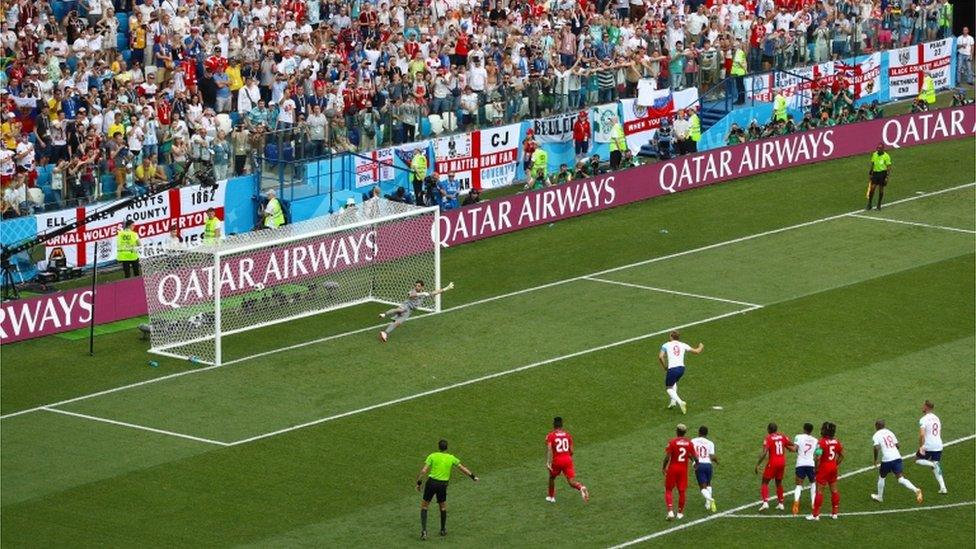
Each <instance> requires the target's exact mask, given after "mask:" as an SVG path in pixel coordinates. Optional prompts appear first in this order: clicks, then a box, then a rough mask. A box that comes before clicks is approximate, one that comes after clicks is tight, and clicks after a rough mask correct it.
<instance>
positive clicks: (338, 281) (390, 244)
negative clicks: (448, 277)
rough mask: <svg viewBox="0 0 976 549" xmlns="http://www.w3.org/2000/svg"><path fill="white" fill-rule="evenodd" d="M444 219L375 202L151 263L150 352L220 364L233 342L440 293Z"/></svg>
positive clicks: (433, 211)
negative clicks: (421, 290)
mask: <svg viewBox="0 0 976 549" xmlns="http://www.w3.org/2000/svg"><path fill="white" fill-rule="evenodd" d="M438 215H439V214H438V210H437V208H436V207H434V208H422V207H417V206H412V205H409V204H403V203H400V202H393V201H390V200H386V199H383V198H373V199H371V200H368V201H366V202H364V203H363V204H360V205H357V206H355V207H351V208H347V209H345V210H343V211H341V212H338V213H335V214H332V215H328V216H324V217H319V218H315V219H312V220H309V221H303V222H300V223H294V224H291V225H286V226H284V227H281V228H279V229H275V230H262V231H255V232H251V233H245V234H241V235H235V236H232V237H229V238H227V239H225V240H223V241H221V242H219V243H214V244H204V245H201V246H198V247H195V248H192V249H188V250H175V251H171V252H169V253H166V254H160V255H157V256H154V257H150V258H146V259H144V260H143V261H142V267H143V273H144V276H143V280H144V282H145V287H146V301H147V302H148V305H149V322H150V325H151V327H152V330H151V334H150V339H151V342H152V347H151V349H150V352H152V353H157V354H162V355H168V356H172V357H177V358H185V359H190V360H193V361H199V362H202V363H206V364H214V365H220V364H222V363H224V362H227V360H225V359H223V355H224V353H223V348H222V346H223V345H222V343H223V338H224V337H226V336H230V335H232V334H237V333H241V332H246V331H248V330H254V329H257V328H262V327H265V326H271V325H274V324H279V323H282V322H287V321H289V320H294V319H298V318H303V317H307V316H311V315H316V314H319V313H323V312H326V311H331V310H335V309H340V308H344V307H350V306H353V305H357V304H362V303H368V302H377V303H387V304H393V305H396V304H399V303H401V302H403V301H404V300H405V299H406V295H407V292H408V291H409V290H410V288H412V287H413V283H414V281H416V280H418V279H420V280H424V281H425V282H426V283H427V284H433V285H434V286H435V287H440V247H439V246H438V245H436V244H435V242H439V235H438V231H439V228H440V224H439V222H438V219H439V218H438ZM215 288H216V290H215ZM427 301H428V302H426V303H424V306H423V307H421V309H423V310H427V311H439V310H440V296H437V297H434V298H428V300H427ZM247 347H248V348H253V347H254V345H253V342H249V343H248V345H247ZM245 356H246V355H245Z"/></svg>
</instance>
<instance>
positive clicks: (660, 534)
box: [610, 434, 976, 549]
mask: <svg viewBox="0 0 976 549" xmlns="http://www.w3.org/2000/svg"><path fill="white" fill-rule="evenodd" d="M974 438H976V434H973V435H969V436H966V437H962V438H957V439H955V440H950V441H949V442H946V443H945V444H943V446H953V445H956V444H961V443H963V442H967V441H969V440H972V439H974ZM914 455H915V454H905V455H904V456H902V459H907V458H910V457H912V456H914ZM874 470H877V467H874V466H871V467H861V468H860V469H855V470H853V471H849V472H847V473H844V474H843V475H840V477H838V478H842V479H843V478H847V477H852V476H854V475H859V474H861V473H864V472H867V471H874ZM806 489H807V488H804V490H806ZM760 503H762V502H761V501H760V500H756V501H754V502H751V503H746V504H743V505H740V506H738V507H733V508H732V509H727V510H725V511H722V512H721V513H715V514H714V515H708V516H707V517H702V518H700V519H695V520H692V521H689V522H685V523H682V524H679V525H677V526H672V527H671V528H666V529H664V530H659V531H657V532H654V533H652V534H647V535H646V536H641V537H639V538H634V539H632V540H630V541H625V542H623V543H620V544H617V545H612V546H611V547H610V549H621V548H622V547H630V546H631V545H637V544H639V543H644V542H647V541H650V540H652V539H657V538H660V537H663V536H666V535H668V534H673V533H675V532H678V531H680V530H684V529H686V528H691V527H692V526H697V525H699V524H704V523H706V522H710V521H713V520H715V519H719V518H725V517H728V516H730V515H732V514H734V513H737V512H739V511H742V510H744V509H748V508H750V507H755V506H757V505H759V504H760Z"/></svg>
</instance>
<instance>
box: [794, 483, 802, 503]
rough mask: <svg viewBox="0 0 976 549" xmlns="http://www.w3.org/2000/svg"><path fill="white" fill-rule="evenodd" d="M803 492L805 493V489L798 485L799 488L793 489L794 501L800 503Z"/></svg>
mask: <svg viewBox="0 0 976 549" xmlns="http://www.w3.org/2000/svg"><path fill="white" fill-rule="evenodd" d="M802 491H803V487H802V486H799V485H797V487H796V488H794V489H793V501H800V492H802Z"/></svg>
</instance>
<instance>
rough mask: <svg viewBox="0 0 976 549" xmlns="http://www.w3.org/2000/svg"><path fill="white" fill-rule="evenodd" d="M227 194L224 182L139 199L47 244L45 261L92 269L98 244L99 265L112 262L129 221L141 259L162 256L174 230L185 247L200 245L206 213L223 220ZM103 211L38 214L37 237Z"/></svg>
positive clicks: (83, 209)
mask: <svg viewBox="0 0 976 549" xmlns="http://www.w3.org/2000/svg"><path fill="white" fill-rule="evenodd" d="M226 189H227V182H226V181H221V182H220V183H219V184H218V185H217V186H215V187H208V188H204V187H201V186H199V185H193V186H188V187H180V188H178V189H170V190H169V191H167V192H163V193H159V194H157V195H153V196H146V197H143V198H139V199H137V200H135V201H133V202H132V203H131V204H130V205H129V206H126V207H125V208H122V209H121V210H118V211H116V212H113V213H111V214H108V215H106V216H104V217H100V218H98V219H96V220H95V221H92V222H91V223H88V224H86V225H81V226H79V227H78V228H77V229H75V230H73V231H71V232H68V233H65V234H63V235H61V236H58V237H56V238H53V239H51V240H49V241H47V242H45V243H44V257H45V259H47V260H48V261H51V260H57V259H62V258H63V259H65V260H66V261H67V263H68V264H69V265H77V266H79V267H85V266H90V265H92V264H94V262H95V244H96V243H98V262H99V263H103V262H107V261H114V260H115V256H116V249H115V244H116V242H115V241H116V238H115V237H116V236H117V235H118V233H119V231H120V230H122V226H123V224H124V223H125V222H126V221H128V220H132V221H133V222H134V223H135V231H136V233H138V234H139V244H140V246H141V249H140V254H141V256H142V257H149V256H152V255H155V254H157V253H161V252H162V251H163V246H164V245H165V244H166V242H167V241H168V240H169V232H170V231H171V230H173V229H176V230H178V231H179V232H180V237H181V238H182V239H183V241H184V243H186V244H187V245H189V246H194V245H196V244H200V243H201V242H202V238H203V224H204V221H205V220H206V213H207V210H208V209H209V208H213V209H214V210H215V212H216V215H217V218H218V219H221V220H222V219H223V218H224V192H225V191H226ZM104 207H105V206H104V205H103V204H98V205H95V206H88V207H79V208H69V209H67V210H59V211H56V212H50V213H42V214H38V215H37V216H35V218H36V220H37V234H44V233H47V232H49V231H51V230H53V229H56V228H58V227H62V226H64V225H67V224H68V223H72V222H75V221H81V220H82V219H84V218H85V217H87V216H89V215H91V214H93V213H96V212H97V211H98V210H100V209H102V208H104Z"/></svg>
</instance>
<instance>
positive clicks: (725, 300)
mask: <svg viewBox="0 0 976 549" xmlns="http://www.w3.org/2000/svg"><path fill="white" fill-rule="evenodd" d="M583 279H584V280H591V281H593V282H603V283H604V284H616V285H618V286H626V287H628V288H637V289H639V290H648V291H651V292H664V293H666V294H674V295H683V296H685V297H694V298H698V299H707V300H709V301H721V302H723V303H732V304H734V305H744V306H746V307H757V308H758V307H762V305H759V304H758V303H748V302H746V301H736V300H734V299H725V298H724V297H715V296H710V295H701V294H692V293H688V292H679V291H677V290H668V289H667V288H658V287H656V286H645V285H643V284H633V283H631V282H621V281H619V280H607V279H605V278H596V277H594V276H587V277H583Z"/></svg>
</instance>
